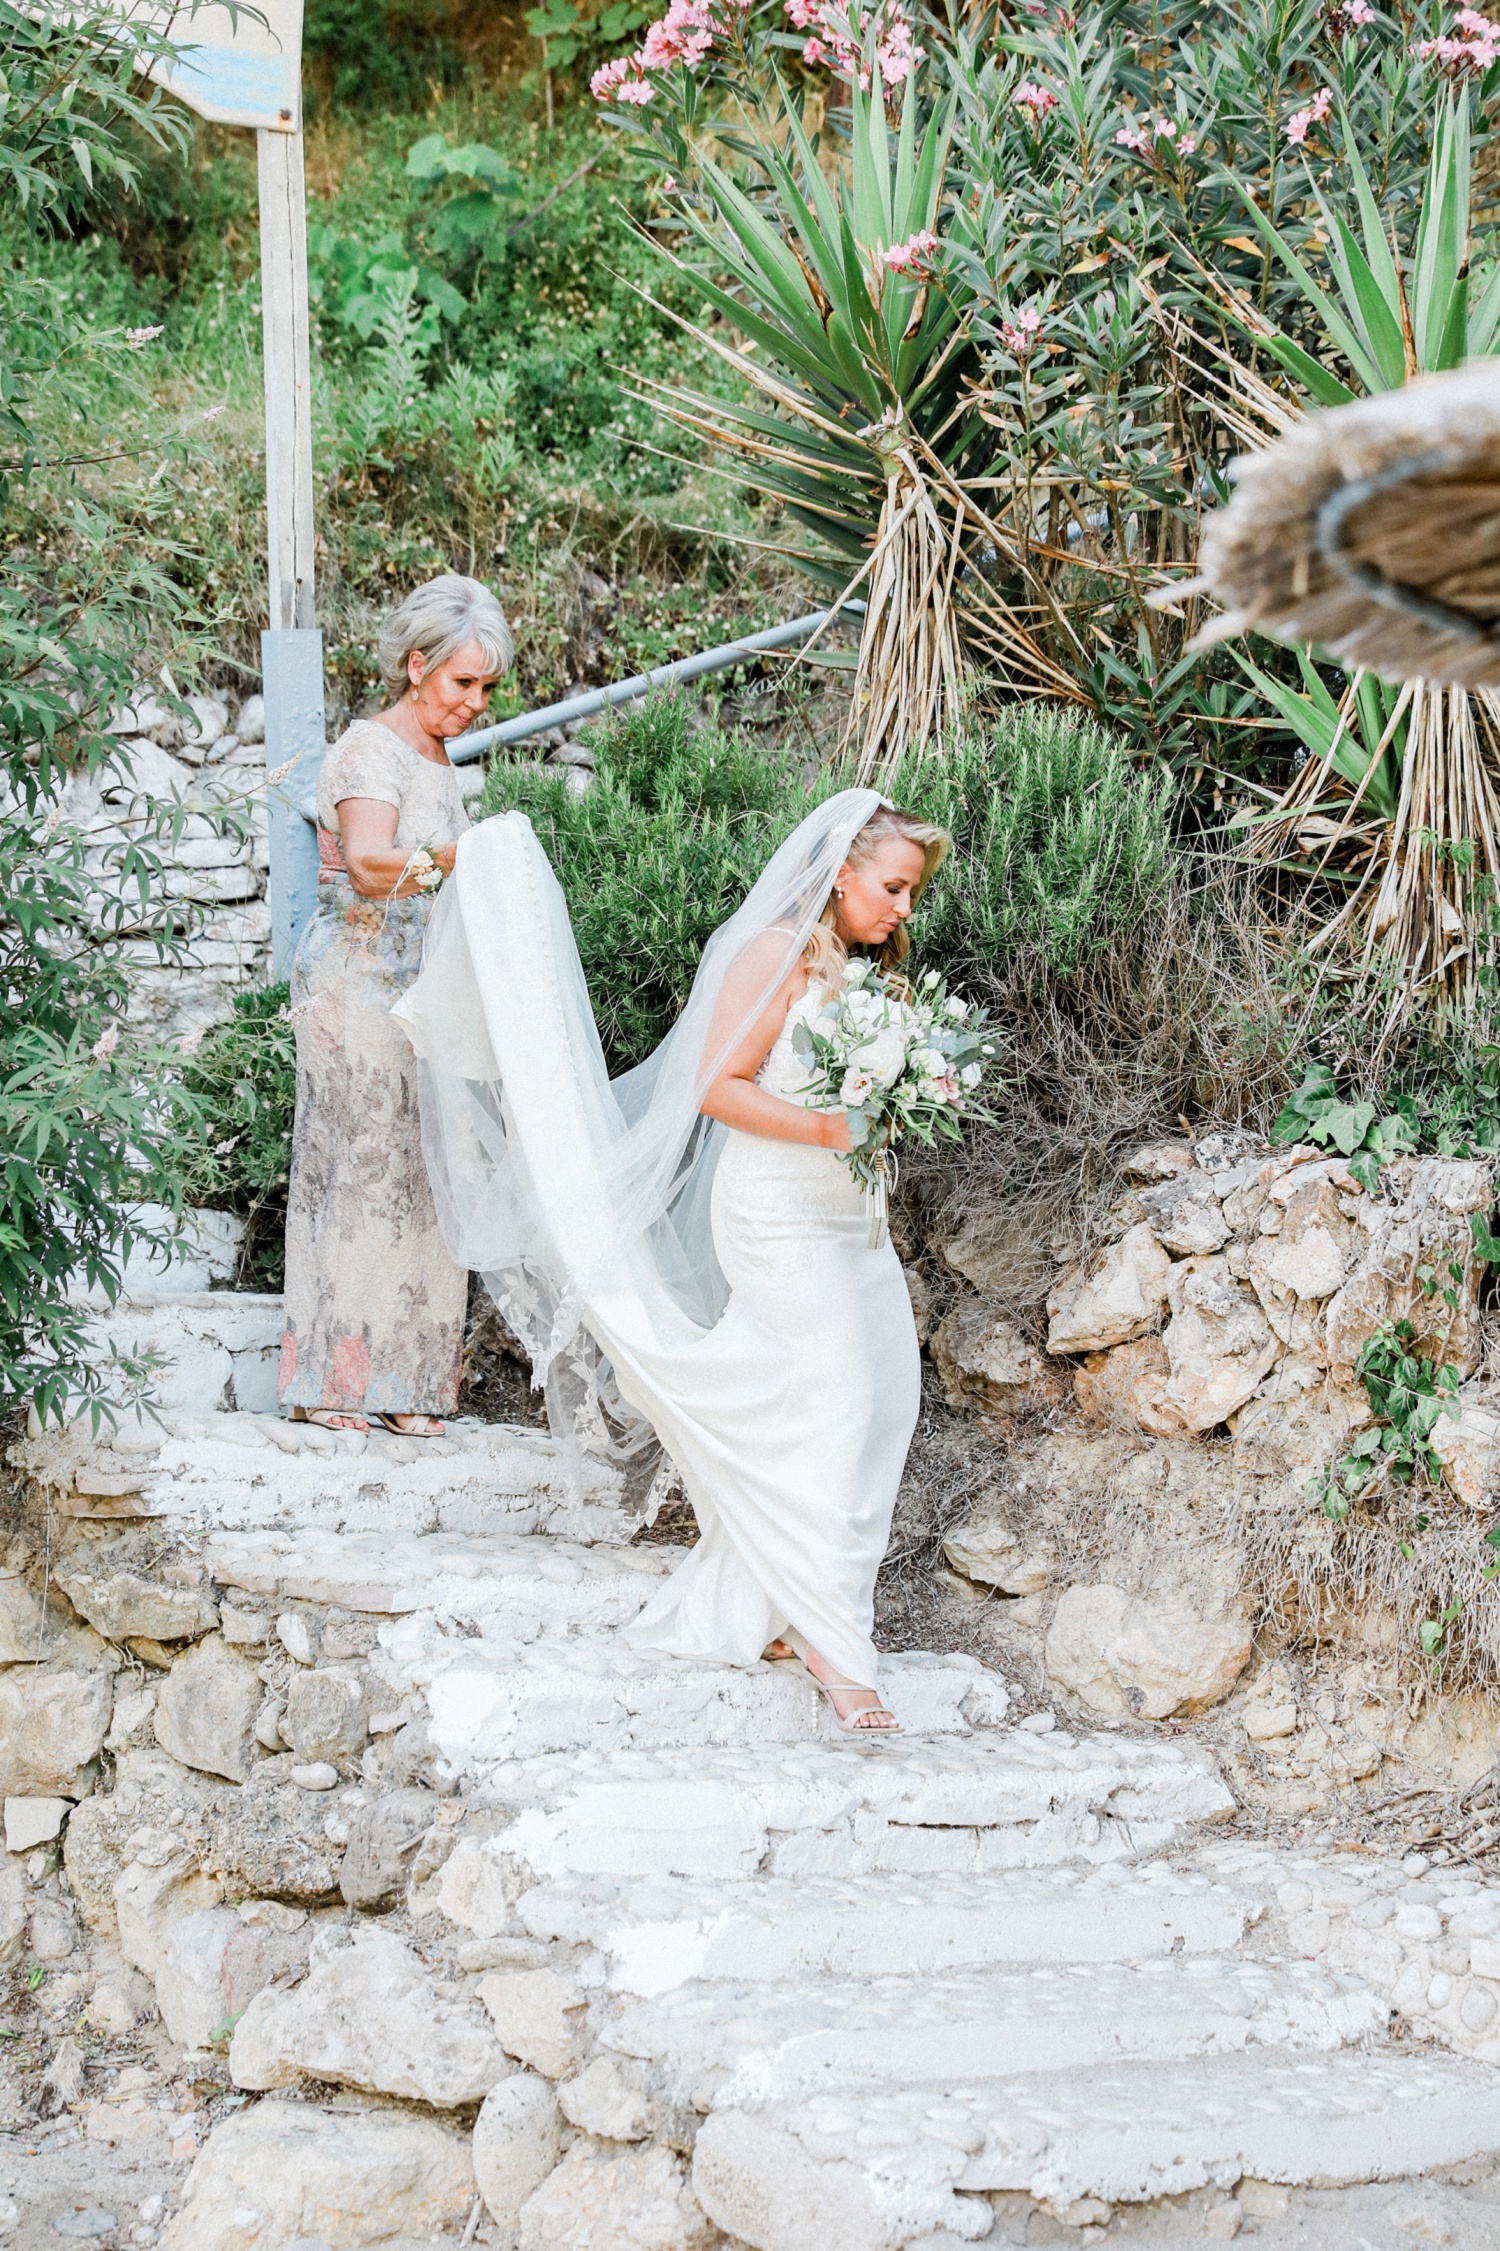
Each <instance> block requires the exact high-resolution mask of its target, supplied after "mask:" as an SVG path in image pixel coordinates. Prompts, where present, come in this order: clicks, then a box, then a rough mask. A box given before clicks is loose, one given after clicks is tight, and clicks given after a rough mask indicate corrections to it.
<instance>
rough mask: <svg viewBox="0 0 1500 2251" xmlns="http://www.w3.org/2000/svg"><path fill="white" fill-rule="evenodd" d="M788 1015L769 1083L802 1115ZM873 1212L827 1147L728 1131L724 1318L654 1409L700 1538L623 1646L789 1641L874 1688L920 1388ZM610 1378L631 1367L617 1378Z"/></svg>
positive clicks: (728, 1651) (726, 1647)
mask: <svg viewBox="0 0 1500 2251" xmlns="http://www.w3.org/2000/svg"><path fill="white" fill-rule="evenodd" d="M821 999H822V996H821V994H813V995H810V996H808V997H806V998H804V999H802V1000H800V1001H794V1002H793V1003H792V1006H791V1007H790V1008H789V1009H788V1011H787V1020H786V1024H785V1026H784V1027H783V1029H782V1032H781V1035H780V1037H779V1038H778V1039H777V1042H776V1045H775V1046H774V1047H773V1048H772V1050H771V1052H770V1054H769V1055H768V1056H767V1058H766V1060H765V1063H764V1064H763V1065H762V1067H761V1070H760V1072H759V1073H758V1074H757V1075H758V1078H759V1082H760V1084H761V1085H762V1086H764V1087H766V1088H767V1089H768V1090H769V1092H770V1093H772V1094H780V1095H783V1096H785V1097H787V1098H788V1099H790V1100H794V1101H795V1100H796V1099H797V1098H798V1095H799V1094H800V1091H801V1088H802V1085H803V1083H804V1074H803V1072H802V1069H801V1067H800V1065H799V1064H798V1062H797V1059H796V1056H795V1055H794V1054H793V1052H792V1026H793V1024H794V1023H795V1021H796V1019H797V1018H798V1017H799V1016H806V1015H810V1014H811V1013H812V1012H813V1010H814V1009H815V1008H816V1007H817V1006H818V1005H819V1004H820V1002H821ZM865 1232H866V1217H865V1205H864V1198H863V1197H862V1196H861V1195H860V1193H859V1190H858V1189H857V1188H856V1187H855V1185H854V1182H853V1180H852V1179H851V1177H850V1174H849V1168H848V1166H847V1165H845V1164H843V1163H841V1162H840V1160H839V1158H838V1157H836V1156H835V1155H834V1153H833V1152H832V1150H829V1149H814V1148H809V1147H807V1146H805V1145H804V1144H802V1143H800V1142H794V1141H770V1140H766V1139H763V1138H762V1137H761V1136H759V1135H756V1134H749V1133H734V1132H730V1133H728V1134H727V1135H726V1137H725V1145H724V1150H723V1153H722V1155H721V1156H720V1158H719V1164H718V1169H717V1171H716V1173H715V1175H714V1185H713V1235H714V1245H715V1248H716V1249H717V1251H718V1255H719V1263H720V1265H721V1266H722V1268H723V1270H724V1274H725V1278H726V1279H727V1281H728V1283H729V1289H730V1297H729V1304H728V1307H727V1308H726V1310H725V1312H724V1313H723V1315H722V1316H721V1318H720V1319H719V1321H718V1322H717V1323H716V1325H715V1326H714V1327H713V1328H712V1329H711V1330H710V1331H709V1332H708V1334H707V1335H706V1336H704V1337H703V1338H701V1339H700V1340H699V1341H698V1342H697V1343H696V1344H695V1346H694V1347H693V1349H692V1350H691V1351H690V1352H689V1353H686V1354H684V1356H683V1359H682V1362H681V1363H680V1365H679V1369H678V1370H677V1371H676V1380H675V1381H674V1382H673V1383H671V1384H670V1385H669V1386H668V1387H667V1388H666V1389H665V1390H664V1391H662V1392H659V1393H658V1394H657V1395H656V1396H655V1398H654V1399H653V1401H652V1404H651V1407H650V1410H649V1411H650V1413H651V1417H652V1420H653V1421H654V1422H655V1424H656V1427H657V1430H658V1432H659V1434H660V1436H661V1439H662V1442H663V1444H664V1445H665V1446H666V1448H667V1451H668V1452H669V1453H670V1455H671V1456H672V1459H673V1461H674V1462H675V1463H676V1464H677V1468H678V1472H679V1474H680V1475H681V1478H682V1481H683V1486H684V1488H685V1490H686V1492H687V1494H688V1497H689V1499H690V1500H691V1501H692V1504H693V1511H694V1514H695V1515H696V1516H697V1519H698V1524H699V1528H700V1530H701V1532H702V1538H701V1539H700V1540H699V1542H698V1545H697V1546H696V1547H695V1548H694V1549H693V1550H692V1551H691V1552H690V1554H689V1555H688V1557H687V1558H686V1560H685V1561H684V1562H683V1563H682V1564H680V1565H679V1566H678V1568H677V1570H676V1571H674V1572H673V1574H672V1576H671V1578H670V1579H668V1580H667V1581H666V1583H665V1585H664V1586H663V1587H662V1590H661V1592H660V1593H659V1594H658V1595H656V1596H655V1597H654V1599H653V1600H652V1601H651V1602H650V1603H648V1604H647V1606H646V1608H645V1610H644V1611H643V1612H642V1613H641V1616H640V1618H639V1619H638V1620H637V1622H636V1624H635V1625H634V1626H633V1627H632V1628H631V1629H630V1630H629V1634H628V1638H629V1639H630V1640H631V1641H633V1642H634V1643H635V1644H636V1645H637V1646H638V1647H641V1648H649V1649H664V1650H669V1651H671V1652H672V1653H673V1654H674V1655H676V1656H680V1657H721V1658H728V1659H729V1661H730V1662H731V1663H733V1664H737V1665H748V1664H752V1663H753V1662H754V1660H755V1659H756V1658H757V1657H758V1656H759V1655H760V1653H761V1651H762V1650H763V1649H764V1648H765V1646H766V1644H767V1643H768V1642H769V1641H772V1640H774V1639H775V1638H776V1637H777V1636H778V1635H782V1636H785V1637H786V1638H787V1639H788V1640H789V1641H791V1643H792V1645H793V1647H794V1648H795V1649H796V1650H797V1652H798V1654H799V1656H800V1655H804V1654H805V1653H806V1648H807V1646H808V1645H809V1644H810V1645H811V1646H812V1647H813V1648H814V1649H817V1650H819V1651H820V1652H821V1653H822V1655H823V1656H824V1657H825V1658H826V1659H827V1660H828V1663H829V1664H830V1665H831V1666H832V1667H833V1668H834V1670H835V1671H836V1672H837V1673H839V1674H841V1675H842V1676H843V1678H844V1679H845V1680H852V1681H858V1682H859V1683H860V1684H861V1686H863V1687H873V1686H874V1684H875V1678H876V1673H877V1670H878V1661H877V1658H876V1655H875V1649H874V1645H873V1643H872V1641H871V1638H870V1636H871V1628H872V1625H873V1623H874V1620H873V1597H874V1589H875V1574H876V1572H877V1571H878V1570H879V1568H880V1563H881V1559H882V1557H883V1556H884V1554H885V1551H886V1546H887V1543H888V1541H889V1539H890V1531H891V1510H892V1507H893V1506H894V1504H895V1499H896V1488H897V1485H898V1484H899V1483H900V1479H901V1471H902V1467H903V1465H904V1463H905V1461H906V1450H907V1448H908V1446H909V1445H910V1444H911V1435H912V1431H913V1430H914V1428H915V1427H916V1419H917V1408H918V1404H919V1399H920V1391H921V1373H920V1367H919V1361H918V1350H917V1333H916V1327H915V1324H914V1322H913V1319H912V1310H911V1299H910V1297H909V1296H908V1294H907V1288H906V1281H905V1277H904V1276H903V1274H902V1272H901V1263H900V1260H899V1259H898V1258H897V1256H896V1253H895V1251H894V1250H893V1249H892V1248H891V1245H890V1243H889V1242H887V1243H885V1244H884V1245H883V1247H882V1248H881V1249H879V1250H871V1249H869V1248H868V1246H867V1244H866V1241H865ZM616 1366H617V1371H618V1368H619V1363H618V1362H617V1363H616Z"/></svg>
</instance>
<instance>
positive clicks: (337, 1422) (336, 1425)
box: [289, 1407, 370, 1430]
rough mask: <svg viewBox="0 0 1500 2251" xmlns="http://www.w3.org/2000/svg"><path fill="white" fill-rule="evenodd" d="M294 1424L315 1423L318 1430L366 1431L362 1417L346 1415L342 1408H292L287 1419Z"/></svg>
mask: <svg viewBox="0 0 1500 2251" xmlns="http://www.w3.org/2000/svg"><path fill="white" fill-rule="evenodd" d="M289 1419H290V1420H291V1421H292V1422H294V1423H316V1424H317V1426H318V1428H319V1430H368V1429H369V1427H370V1426H369V1424H368V1422H366V1420H365V1418H364V1416H363V1415H356V1414H351V1413H348V1412H347V1411H346V1410H345V1409H344V1408H342V1407H294V1408H293V1409H292V1411H291V1416H290V1418H289Z"/></svg>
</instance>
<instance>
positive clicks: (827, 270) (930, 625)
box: [648, 80, 1061, 778]
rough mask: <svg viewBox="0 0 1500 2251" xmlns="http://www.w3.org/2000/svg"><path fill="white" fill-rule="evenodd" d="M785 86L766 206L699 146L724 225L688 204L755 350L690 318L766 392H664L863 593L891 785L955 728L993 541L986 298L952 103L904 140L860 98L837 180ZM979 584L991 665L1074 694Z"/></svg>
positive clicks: (754, 388)
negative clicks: (973, 503)
mask: <svg viewBox="0 0 1500 2251" xmlns="http://www.w3.org/2000/svg"><path fill="white" fill-rule="evenodd" d="M777 87H778V91H779V94H780V100H781V112H782V125H783V127H784V144H783V139H782V138H781V137H780V136H779V135H777V134H769V133H768V134H767V135H766V136H765V137H764V138H763V139H762V140H761V141H760V142H759V144H758V146H757V148H756V161H757V163H758V165H759V167H760V169H761V171H762V173H763V175H764V178H765V181H766V185H767V190H768V193H767V197H766V200H765V201H764V202H761V201H757V200H756V198H755V197H754V196H753V195H752V194H750V193H747V192H746V190H745V189H744V188H742V187H741V186H740V185H739V184H738V183H737V182H736V181H735V180H734V179H733V178H731V177H730V175H729V173H728V172H727V171H726V170H725V169H724V168H723V167H722V166H721V165H719V164H718V163H717V162H715V161H714V160H713V159H712V158H711V157H708V156H706V155H703V154H701V153H700V154H699V158H698V171H699V176H700V179H701V182H702V188H703V197H702V201H703V203H704V204H705V205H706V206H707V207H708V211H707V214H705V212H704V211H703V210H700V209H699V208H697V207H696V206H695V204H694V203H692V202H689V203H688V204H687V205H686V208H685V211H684V217H685V219H686V223H687V225H688V228H689V229H690V231H691V233H692V234H693V235H694V236H695V237H696V239H697V242H698V244H699V245H700V247H701V248H702V250H703V251H704V252H705V253H706V254H707V261H708V264H707V268H706V270H704V269H697V268H695V269H694V270H693V279H694V281H695V282H696V284H697V286H698V288H699V289H700V290H701V292H702V294H703V296H704V297H705V298H706V299H707V300H708V302H709V304H710V305H711V306H712V307H713V308H714V310H715V311H716V312H717V313H719V314H720V315H721V316H722V318H723V319H724V320H725V321H726V322H727V323H728V324H729V325H730V326H731V327H733V328H734V329H736V330H738V332H739V334H740V335H741V336H742V337H744V338H745V340H746V341H745V346H744V348H743V349H740V348H736V347H735V346H734V345H732V344H729V343H727V342H725V341H724V339H723V338H722V336H720V335H719V334H717V333H716V332H715V331H714V330H712V329H708V328H703V327H696V326H694V325H693V324H692V323H690V322H688V321H686V320H684V321H683V322H682V325H683V326H684V327H685V328H687V329H689V331H690V333H691V334H692V335H693V336H694V337H695V339H696V340H697V342H698V343H699V344H701V345H702V346H703V347H705V348H706V349H707V350H709V351H712V352H715V353H716V354H717V355H718V356H719V358H720V359H721V360H722V361H723V362H724V363H725V364H726V365H727V366H728V367H730V368H731V369H732V370H733V371H734V373H735V374H736V375H737V376H738V377H739V378H740V379H741V381H742V382H743V383H744V385H745V386H746V389H747V391H748V392H749V393H750V397H749V399H748V400H746V401H745V402H744V403H737V402H732V401H726V400H723V399H718V398H710V397H708V396H706V395H705V394H703V393H702V392H699V391H690V390H684V389H679V388H675V387H673V386H670V385H664V384H651V385H649V386H648V388H649V390H650V392H651V394H652V396H653V398H654V399H655V401H656V403H657V404H658V405H659V406H661V407H662V408H663V409H664V410H665V412H666V413H667V414H668V415H669V416H670V417H671V418H672V419H673V420H674V421H675V422H676V423H677V424H678V425H679V426H680V427H682V428H684V429H688V430H691V431H693V432H694V433H695V434H697V435H699V436H701V437H705V438H708V439H709V440H711V441H712V442H713V443H714V444H715V445H716V446H719V447H722V448H724V449H726V450H727V451H728V452H729V453H730V454H731V455H733V456H736V457H737V458H738V461H739V463H740V465H741V466H740V470H739V472H738V473H739V474H740V475H741V477H742V478H743V481H744V482H746V483H748V484H752V485H753V486H755V487H756V489H757V490H759V491H762V492H770V493H774V494H775V495H776V496H777V497H778V498H780V499H781V501H782V502H783V503H784V505H785V507H786V511H787V513H788V515H789V516H790V518H791V519H792V521H793V522H794V523H795V524H797V525H798V526H799V527H800V528H801V529H802V530H803V531H805V532H808V533H810V534H812V535H813V538H814V540H815V542H816V545H815V546H814V547H813V548H812V549H811V550H805V551H803V552H801V553H800V554H799V556H798V560H799V561H800V562H801V563H802V564H803V565H804V567H807V568H809V569H810V570H812V571H813V572H814V573H815V574H817V575H818V576H820V577H821V578H822V579H823V581H824V582H825V583H826V584H827V585H829V587H830V588H836V589H837V590H838V591H839V594H840V598H841V599H842V600H846V601H847V600H849V599H851V598H853V597H856V596H859V597H862V598H863V600H864V602H865V604H866V613H865V623H864V629H863V632H862V635H861V639H860V649H859V657H858V662H857V669H856V672H855V681H854V701H853V706H852V709H851V715H850V723H849V726H850V732H849V738H848V740H849V747H850V748H851V749H852V750H853V751H854V753H855V755H856V766H857V772H858V773H859V775H860V777H861V778H869V777H872V776H873V777H883V776H885V775H887V774H888V773H889V772H890V770H891V768H892V767H893V766H894V765H895V763H896V762H897V761H898V760H899V759H900V758H901V757H902V756H903V755H904V754H905V753H906V752H907V751H909V750H920V749H921V748H922V747H923V746H924V745H926V744H928V743H930V742H932V741H933V740H935V739H936V738H938V737H939V736H940V735H941V734H942V732H943V730H944V729H945V727H947V726H948V725H950V724H951V723H952V722H953V721H954V720H955V719H956V716H957V713H958V710H959V708H960V705H961V703H962V701H963V692H964V673H965V658H964V649H963V642H962V638H961V633H960V618H959V608H960V604H959V594H958V582H959V577H960V572H961V570H962V566H963V557H964V553H965V548H966V544H967V542H968V541H969V540H970V539H971V538H973V537H974V536H975V535H976V534H977V533H979V532H981V531H982V530H983V525H982V519H981V518H980V517H979V516H978V513H977V511H976V510H974V509H973V508H971V507H970V505H969V504H968V503H967V501H966V498H965V494H964V489H963V481H962V458H961V457H962V450H963V448H964V446H965V445H967V444H971V443H973V442H974V438H975V435H976V431H975V425H974V422H973V419H972V417H971V416H969V415H968V414H967V413H966V412H965V410H964V406H963V396H962V380H963V377H964V375H965V373H966V372H968V369H969V365H970V356H969V355H970V347H969V345H968V342H967V338H966V335H965V332H964V327H963V314H964V311H965V307H966V302H967V299H966V293H965V291H964V290H963V288H962V287H961V286H959V285H957V284H956V283H954V282H953V281H952V280H951V279H949V278H948V277H947V276H946V275H945V274H944V273H943V271H942V269H941V263H940V242H939V229H940V226H941V212H940V206H941V202H942V195H943V181H944V166H945V160H946V156H947V151H948V143H949V131H950V121H951V111H950V110H949V109H947V108H945V109H943V110H940V111H939V112H937V113H936V114H935V115H932V116H929V117H925V118H924V117H923V115H922V113H921V110H920V106H919V103H918V100H917V98H916V96H915V94H914V93H913V91H912V88H911V84H910V82H908V84H907V88H906V93H905V97H904V102H903V107H902V112H901V117H900V122H899V125H898V126H897V128H896V129H895V130H894V131H892V129H891V127H890V125H889V124H888V122H887V118H886V111H885V103H884V101H883V99H882V97H881V95H880V93H879V92H875V93H873V94H870V95H866V94H863V93H862V92H861V91H860V89H859V88H858V86H851V88H850V90H849V91H850V119H851V129H850V137H849V150H848V157H847V161H846V162H845V163H842V164H840V165H839V166H838V167H837V168H836V169H835V171H834V176H833V177H829V176H828V174H827V173H826V172H825V170H824V169H823V166H822V164H821V163H820V161H819V151H818V150H817V149H815V147H814V145H813V143H812V141H811V139H810V138H809V136H808V134H807V132H806V131H805V129H804V125H803V120H802V117H801V115H800V113H799V110H798V107H797V104H796V103H795V102H794V101H793V100H792V99H791V98H790V96H789V95H788V93H787V91H786V88H785V87H784V86H782V85H781V82H780V81H779V80H778V81H777ZM663 255H664V256H671V257H672V262H673V263H674V264H675V265H677V266H678V267H679V268H680V269H682V270H686V269H685V266H684V261H682V260H681V259H678V258H676V257H675V256H673V255H672V254H671V253H669V252H663ZM721 276H722V277H723V278H722V279H720V278H719V277H721ZM673 317H680V316H673ZM967 592H968V594H969V598H972V599H975V600H976V601H982V602H983V604H984V614H983V623H984V628H985V631H986V635H987V642H988V650H989V653H990V654H991V658H992V661H994V660H995V658H996V657H998V663H999V667H1000V668H1001V669H1002V670H1004V671H1005V672H1006V673H1007V675H1008V677H1009V678H1010V679H1011V681H1012V682H1013V684H1014V685H1015V686H1017V687H1018V688H1022V689H1025V690H1026V691H1027V692H1029V693H1033V694H1035V693H1038V692H1043V693H1046V692H1050V691H1052V690H1054V689H1056V688H1057V687H1058V685H1059V682H1060V677H1061V676H1060V675H1058V673H1057V670H1056V667H1055V666H1053V665H1052V663H1051V662H1050V660H1049V659H1048V658H1047V657H1046V656H1045V655H1044V654H1043V652H1042V651H1041V650H1040V649H1039V648H1038V647H1037V646H1036V644H1035V643H1034V641H1033V640H1032V639H1031V637H1030V635H1029V634H1028V633H1027V632H1026V631H1025V629H1024V627H1023V626H1022V625H1021V624H1020V623H1019V622H1018V621H1016V620H1015V619H1013V618H1011V617H1010V616H1009V614H1008V613H1006V612H1005V611H1003V609H1000V608H999V607H998V605H994V604H992V603H991V602H990V601H989V598H988V596H987V595H986V594H985V593H984V590H983V586H982V582H978V581H977V580H976V582H975V584H974V585H973V587H972V588H970V589H968V590H967Z"/></svg>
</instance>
